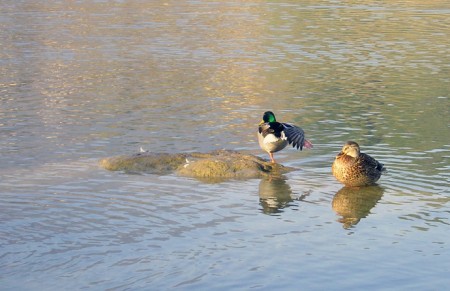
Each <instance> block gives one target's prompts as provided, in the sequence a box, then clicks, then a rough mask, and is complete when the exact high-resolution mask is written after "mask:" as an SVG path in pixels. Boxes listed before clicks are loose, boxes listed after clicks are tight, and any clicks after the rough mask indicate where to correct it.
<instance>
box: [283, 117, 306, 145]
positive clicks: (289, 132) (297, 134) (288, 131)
mask: <svg viewBox="0 0 450 291" xmlns="http://www.w3.org/2000/svg"><path fill="white" fill-rule="evenodd" d="M281 124H282V125H283V127H284V134H285V135H286V137H287V140H288V142H289V144H292V147H296V148H297V149H299V148H300V150H302V149H303V145H304V144H305V132H304V131H303V129H301V128H300V127H298V126H295V125H293V124H289V123H281Z"/></svg>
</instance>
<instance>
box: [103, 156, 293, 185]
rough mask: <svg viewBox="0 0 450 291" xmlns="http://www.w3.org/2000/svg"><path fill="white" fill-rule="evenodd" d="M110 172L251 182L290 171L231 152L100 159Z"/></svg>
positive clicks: (261, 160)
mask: <svg viewBox="0 0 450 291" xmlns="http://www.w3.org/2000/svg"><path fill="white" fill-rule="evenodd" d="M100 166H101V167H103V168H105V169H107V170H110V171H124V172H129V173H151V174H159V175H165V174H169V173H172V172H175V173H177V174H178V175H181V176H186V177H194V178H199V179H207V180H208V179H211V180H214V179H217V180H226V179H250V178H259V177H264V176H267V175H270V174H281V173H286V172H288V171H290V170H293V169H292V168H288V167H284V166H282V165H280V164H273V163H271V162H268V161H265V160H263V159H262V158H260V157H257V156H254V155H249V154H244V153H240V152H237V151H230V150H218V151H213V152H210V153H179V154H164V153H149V152H144V153H138V154H134V155H128V156H126V155H125V156H116V157H110V158H104V159H102V160H100Z"/></svg>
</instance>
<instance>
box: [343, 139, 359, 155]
mask: <svg viewBox="0 0 450 291" xmlns="http://www.w3.org/2000/svg"><path fill="white" fill-rule="evenodd" d="M342 152H343V153H344V154H346V155H348V156H351V157H354V158H357V157H358V156H359V145H358V144H357V143H356V142H354V141H348V142H346V143H345V145H344V146H343V147H342Z"/></svg>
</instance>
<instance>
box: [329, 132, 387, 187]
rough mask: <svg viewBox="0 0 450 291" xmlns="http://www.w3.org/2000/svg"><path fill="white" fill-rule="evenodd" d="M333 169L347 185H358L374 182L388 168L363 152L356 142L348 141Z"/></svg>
mask: <svg viewBox="0 0 450 291" xmlns="http://www.w3.org/2000/svg"><path fill="white" fill-rule="evenodd" d="M331 170H332V172H333V175H334V176H335V177H336V179H337V180H338V181H339V182H341V183H343V184H345V186H349V187H357V186H365V185H371V184H374V183H375V182H376V181H378V179H380V176H381V173H383V172H384V171H386V168H384V166H383V164H381V163H379V162H378V161H377V160H375V159H374V158H372V157H371V156H369V155H367V154H365V153H361V152H360V149H359V145H358V144H357V143H356V142H354V141H348V142H347V143H346V144H345V145H344V146H343V147H342V151H341V152H340V153H339V154H338V155H337V156H336V159H335V160H334V162H333V165H332V167H331Z"/></svg>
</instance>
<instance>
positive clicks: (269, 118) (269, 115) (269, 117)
mask: <svg viewBox="0 0 450 291" xmlns="http://www.w3.org/2000/svg"><path fill="white" fill-rule="evenodd" d="M276 121H277V120H276V119H275V114H273V112H272V111H266V112H264V115H263V119H262V121H261V122H260V124H262V123H267V122H276Z"/></svg>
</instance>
